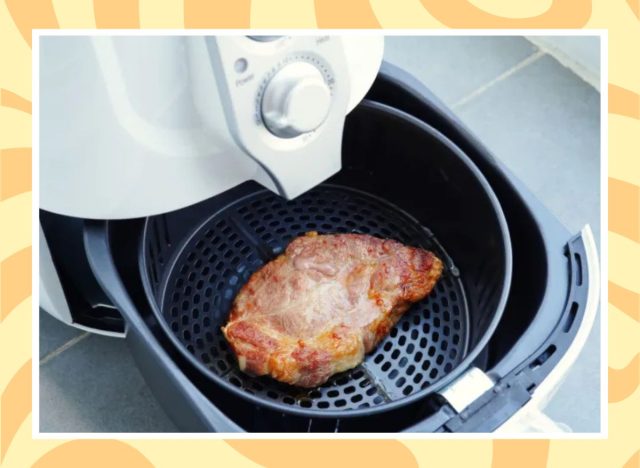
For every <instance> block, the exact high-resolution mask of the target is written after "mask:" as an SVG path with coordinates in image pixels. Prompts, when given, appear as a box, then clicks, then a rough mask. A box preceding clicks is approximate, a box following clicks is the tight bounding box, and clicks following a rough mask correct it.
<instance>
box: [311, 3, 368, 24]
mask: <svg viewBox="0 0 640 468" xmlns="http://www.w3.org/2000/svg"><path fill="white" fill-rule="evenodd" d="M315 7H316V20H317V22H318V27H319V28H379V27H380V23H379V22H378V18H376V15H375V13H374V12H373V10H372V9H371V5H370V4H369V1H368V0H349V1H348V2H347V1H344V0H315Z"/></svg>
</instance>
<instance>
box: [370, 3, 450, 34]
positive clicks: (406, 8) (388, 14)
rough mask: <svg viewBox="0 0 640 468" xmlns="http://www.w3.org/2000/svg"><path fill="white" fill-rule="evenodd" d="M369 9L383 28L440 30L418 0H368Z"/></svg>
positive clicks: (438, 24) (438, 25) (440, 24)
mask: <svg viewBox="0 0 640 468" xmlns="http://www.w3.org/2000/svg"><path fill="white" fill-rule="evenodd" d="M369 3H370V5H371V9H372V10H373V13H374V14H375V16H376V18H377V19H378V22H379V23H380V25H381V27H383V28H412V29H413V28H441V27H442V23H441V22H440V21H438V20H437V19H435V18H434V17H433V16H432V15H431V14H430V13H429V11H428V10H427V9H426V8H425V7H424V6H423V5H422V3H420V0H393V1H392V2H390V1H389V0H370V2H369Z"/></svg>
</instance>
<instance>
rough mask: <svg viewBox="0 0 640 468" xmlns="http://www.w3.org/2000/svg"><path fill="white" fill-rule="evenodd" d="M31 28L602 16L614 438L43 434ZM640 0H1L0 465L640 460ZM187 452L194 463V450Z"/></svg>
mask: <svg viewBox="0 0 640 468" xmlns="http://www.w3.org/2000/svg"><path fill="white" fill-rule="evenodd" d="M35 28H69V29H70V28H178V29H182V28H220V29H224V28H432V29H437V28H586V29H589V28H599V29H600V28H605V29H607V30H608V31H609V80H610V83H609V88H608V89H609V115H608V119H609V122H608V123H609V176H610V178H609V184H608V185H609V186H608V194H609V220H608V221H609V278H608V280H609V304H608V308H607V309H606V315H605V317H606V318H607V319H608V324H609V362H608V365H609V375H608V377H609V407H608V410H609V437H608V438H607V439H604V440H589V441H580V440H554V441H548V440H496V441H491V440H428V441H417V440H399V441H396V440H376V441H356V440H305V441H289V440H279V441H270V440H241V441H239V440H237V441H231V440H229V441H223V440H172V441H167V440H164V441H154V440H127V441H118V440H40V439H38V440H34V439H33V438H32V432H31V426H32V412H31V366H32V363H31V359H32V356H31V307H32V304H31V230H32V228H33V226H32V225H31V124H32V120H31V31H32V29H35ZM639 45H640V0H546V1H543V2H536V1H534V0H523V1H521V2H508V1H506V0H501V1H490V0H447V1H442V0H393V1H389V0H233V1H223V0H93V1H90V0H5V1H4V2H2V3H0V359H1V361H0V362H1V366H0V463H1V464H2V465H3V466H15V467H26V466H36V467H42V468H44V467H75V466H78V467H85V466H92V467H101V466H105V467H107V466H109V467H112V466H122V467H150V466H160V467H172V466H186V465H188V466H192V467H199V466H202V467H205V466H213V465H215V466H232V465H233V466H239V467H243V466H247V467H255V466H269V467H271V466H278V467H299V466H305V467H309V468H311V467H316V466H317V467H325V466H328V465H331V464H334V463H335V462H336V461H340V462H342V463H343V464H346V463H357V464H360V465H362V466H393V467H398V468H400V467H415V466H429V467H434V468H435V467H444V466H479V467H485V466H486V467H494V468H507V467H565V466H580V467H591V466H593V467H605V466H607V467H609V466H613V467H625V468H638V467H640V451H639V448H640V437H638V434H639V433H640V432H639V430H638V419H639V416H640V391H638V387H639V386H640V323H639V322H640V280H639V279H640V274H638V265H640V52H639ZM187 460H188V461H187Z"/></svg>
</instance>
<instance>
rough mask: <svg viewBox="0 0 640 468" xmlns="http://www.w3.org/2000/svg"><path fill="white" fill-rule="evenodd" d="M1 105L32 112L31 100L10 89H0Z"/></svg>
mask: <svg viewBox="0 0 640 468" xmlns="http://www.w3.org/2000/svg"><path fill="white" fill-rule="evenodd" d="M0 106H2V107H8V108H11V109H17V110H19V111H22V112H26V113H27V114H31V101H29V100H28V99H25V98H23V97H22V96H19V95H17V94H16V93H14V92H13V91H9V90H8V89H0Z"/></svg>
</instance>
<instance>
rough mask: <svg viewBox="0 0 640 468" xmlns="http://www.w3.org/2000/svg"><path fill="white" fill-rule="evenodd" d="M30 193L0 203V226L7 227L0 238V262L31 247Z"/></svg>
mask: <svg viewBox="0 0 640 468" xmlns="http://www.w3.org/2000/svg"><path fill="white" fill-rule="evenodd" d="M31 200H32V196H31V192H26V193H22V194H20V195H16V196H14V197H11V198H9V199H8V200H5V201H3V202H2V203H0V226H9V227H10V229H6V230H4V231H5V232H3V233H2V235H1V236H0V262H2V261H4V260H5V259H7V258H8V257H10V256H11V255H13V254H15V253H16V252H17V251H19V250H22V249H24V248H25V247H28V246H29V245H31Z"/></svg>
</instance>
